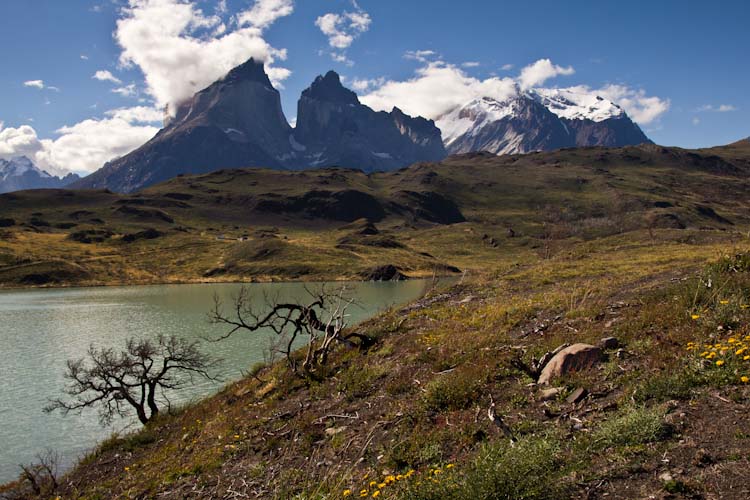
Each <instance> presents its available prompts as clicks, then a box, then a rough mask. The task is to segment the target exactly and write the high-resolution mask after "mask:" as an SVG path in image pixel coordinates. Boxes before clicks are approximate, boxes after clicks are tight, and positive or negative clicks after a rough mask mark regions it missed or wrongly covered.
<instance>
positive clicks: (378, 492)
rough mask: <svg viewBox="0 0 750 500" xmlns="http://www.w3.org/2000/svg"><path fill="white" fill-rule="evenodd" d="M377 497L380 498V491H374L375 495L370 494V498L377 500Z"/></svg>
mask: <svg viewBox="0 0 750 500" xmlns="http://www.w3.org/2000/svg"><path fill="white" fill-rule="evenodd" d="M379 496H380V491H376V492H375V493H373V494H372V498H377V497H379Z"/></svg>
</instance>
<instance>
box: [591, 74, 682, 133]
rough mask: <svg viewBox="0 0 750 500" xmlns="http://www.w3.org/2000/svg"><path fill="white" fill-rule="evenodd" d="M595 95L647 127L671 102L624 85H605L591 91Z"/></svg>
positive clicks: (665, 110)
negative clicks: (607, 100)
mask: <svg viewBox="0 0 750 500" xmlns="http://www.w3.org/2000/svg"><path fill="white" fill-rule="evenodd" d="M592 92H595V93H596V94H597V95H600V96H602V97H604V98H605V99H609V100H610V101H612V102H614V103H615V104H618V105H619V106H620V107H622V108H623V109H624V110H625V112H626V113H627V114H628V116H630V118H632V119H633V121H635V122H636V123H638V124H641V125H648V124H649V123H653V122H654V121H656V120H657V119H659V117H661V115H663V114H664V113H666V112H667V111H669V107H670V105H671V101H670V100H669V99H662V98H661V97H656V96H648V95H646V91H645V90H643V89H634V88H631V87H627V86H625V85H614V84H610V85H605V86H604V87H602V88H600V89H596V90H593V91H592Z"/></svg>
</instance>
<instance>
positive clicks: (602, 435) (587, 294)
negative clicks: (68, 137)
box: [0, 144, 750, 500]
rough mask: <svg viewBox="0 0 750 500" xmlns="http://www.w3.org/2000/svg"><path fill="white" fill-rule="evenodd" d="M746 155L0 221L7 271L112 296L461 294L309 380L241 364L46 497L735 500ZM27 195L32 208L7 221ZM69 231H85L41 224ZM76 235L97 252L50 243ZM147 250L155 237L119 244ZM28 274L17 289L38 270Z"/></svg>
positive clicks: (425, 170)
mask: <svg viewBox="0 0 750 500" xmlns="http://www.w3.org/2000/svg"><path fill="white" fill-rule="evenodd" d="M749 149H750V146H745V145H743V144H738V145H732V146H729V147H727V148H720V149H712V150H701V151H684V150H678V149H667V148H661V147H658V146H643V147H638V148H624V149H618V150H605V149H584V150H570V151H559V152H555V153H546V154H536V155H527V156H520V157H503V158H496V157H490V156H487V155H470V156H464V157H455V158H451V159H449V160H447V161H445V162H443V163H441V164H435V165H433V164H430V165H416V166H413V167H411V168H409V169H406V170H403V171H400V172H395V173H390V174H376V175H371V176H365V175H363V174H360V173H357V172H352V171H340V170H322V171H315V172H305V173H298V172H295V173H284V172H282V173H279V172H269V171H262V170H261V171H258V170H243V171H226V172H218V173H215V174H211V175H206V176H199V177H184V178H178V179H175V180H173V181H171V182H169V183H166V184H163V185H160V186H157V187H155V188H153V189H150V190H148V191H146V192H144V193H140V194H138V195H135V196H128V197H125V196H119V195H114V194H111V193H101V192H100V193H82V192H74V193H66V192H63V191H56V192H51V193H49V192H47V193H41V192H27V193H19V194H16V195H14V197H12V198H2V203H3V204H4V205H3V207H4V208H3V212H2V213H3V214H4V215H3V217H6V215H5V214H6V213H7V214H8V215H7V217H10V218H14V219H15V222H16V223H15V225H13V226H9V228H6V229H5V230H4V231H6V233H4V234H6V235H11V236H10V239H9V240H8V239H6V240H4V242H3V245H4V246H3V248H4V249H5V250H4V251H5V252H6V254H11V255H14V256H15V258H17V257H18V255H19V253H20V252H21V250H20V249H21V248H23V249H24V250H23V251H24V252H28V253H29V255H31V254H33V252H35V251H37V252H46V254H48V255H54V256H55V257H54V259H59V262H63V261H64V262H65V265H66V266H69V268H67V269H69V272H70V276H72V278H70V280H71V282H73V281H74V277H75V276H76V273H77V272H81V273H84V272H85V273H87V274H86V275H87V276H88V277H89V278H87V279H90V280H92V282H96V280H97V279H99V280H101V282H111V281H113V280H114V278H113V279H105V278H106V277H107V275H106V273H107V272H108V270H110V269H115V270H118V269H119V270H120V271H116V273H117V272H119V273H121V274H120V275H119V277H118V278H117V279H121V280H123V281H128V280H131V281H137V280H139V279H141V280H144V281H148V280H156V279H164V280H166V279H173V280H192V279H235V278H236V279H239V278H248V277H256V278H259V277H276V278H279V277H296V278H300V279H306V278H309V277H311V276H341V277H344V276H352V275H353V274H356V273H359V272H361V271H362V270H366V269H368V268H371V267H372V266H376V265H381V264H387V263H394V264H396V265H398V266H399V267H400V268H401V269H403V270H404V272H405V273H406V274H420V273H432V272H433V270H435V269H439V268H438V266H444V267H442V269H443V270H445V269H449V268H448V267H446V266H456V267H458V268H460V269H462V270H464V271H466V272H465V274H464V276H463V277H462V278H461V279H460V281H459V282H458V283H457V284H453V285H451V286H447V285H446V286H445V287H440V286H438V287H437V288H435V289H434V290H432V291H431V292H430V293H429V294H428V295H426V296H425V297H423V298H421V299H420V300H418V301H416V302H415V303H412V304H409V305H407V306H405V307H401V308H398V309H393V310H391V311H388V312H386V313H384V314H382V315H380V316H378V317H376V318H374V319H372V320H370V321H368V322H367V323H366V324H364V325H361V326H360V327H358V329H359V331H362V332H364V333H366V334H368V335H369V336H371V337H373V338H374V339H376V342H375V344H374V345H372V346H371V347H369V348H367V349H365V350H358V349H350V348H344V347H341V348H340V349H338V350H336V351H335V353H334V354H333V356H332V358H331V359H330V360H329V363H328V365H327V368H326V369H325V370H323V371H322V372H319V373H318V374H317V376H316V377H315V378H307V379H305V378H300V377H296V376H293V375H292V374H291V373H289V371H288V369H287V368H286V365H285V364H283V363H278V364H274V365H270V366H263V367H256V368H255V369H254V370H253V376H250V377H247V378H246V379H244V380H241V381H239V382H236V383H234V384H231V385H229V386H227V387H226V388H225V389H224V390H222V391H221V392H220V393H219V394H217V395H215V396H213V397H211V398H208V399H205V400H203V401H201V402H198V403H197V404H195V405H192V406H189V407H187V408H183V409H181V410H179V411H176V412H174V413H173V414H170V415H162V416H160V417H159V418H158V419H157V420H156V421H154V422H152V423H150V424H149V425H148V426H147V427H146V428H144V429H143V430H141V431H139V432H137V433H135V434H131V435H124V436H113V437H112V438H111V439H110V440H108V441H107V442H105V443H102V444H101V445H100V446H99V447H98V448H97V449H96V450H95V451H93V452H92V453H91V454H90V455H89V456H87V457H86V458H84V459H83V460H82V462H81V463H80V464H79V465H78V466H77V467H76V468H75V469H74V470H73V471H71V472H70V473H69V474H67V475H66V476H64V477H63V478H61V479H60V481H59V486H58V488H56V489H55V490H54V491H48V492H47V493H45V495H46V496H49V497H53V498H54V497H56V496H60V497H61V498H87V499H96V498H278V499H288V498H300V499H303V498H304V499H323V498H326V499H328V498H330V499H334V498H354V497H361V498H365V497H367V498H405V499H414V500H418V499H441V500H442V499H465V498H530V499H565V498H605V497H606V498H615V499H620V498H622V499H630V498H730V499H731V498H737V499H744V498H747V497H748V495H749V494H750V490H749V489H748V486H747V479H746V476H747V467H748V464H749V462H750V455H748V452H747V449H748V448H747V439H748V436H750V421H748V419H746V418H744V415H746V414H747V412H748V410H750V388H749V387H748V382H749V381H750V328H749V327H748V321H750V264H749V263H750V257H749V256H748V255H750V253H748V252H749V251H750V240H749V237H748V234H747V231H748V226H749V224H748V210H747V208H748V206H747V204H748V201H747V195H746V193H747V192H748V187H749V186H748V184H747V183H748V176H747V173H748V169H750V165H748V160H747V159H748V158H750V151H748V150H749ZM355 191H356V193H357V194H352V192H355ZM311 193H312V194H311ZM325 193H328V194H325ZM341 193H345V194H341ZM405 193H407V194H405ZM408 193H418V194H416V195H415V194H408ZM188 195H189V196H190V197H188ZM50 196H57V201H56V202H55V204H54V206H55V209H54V210H52V209H43V210H41V212H40V213H37V214H33V213H30V211H31V210H39V209H34V208H32V207H33V206H38V205H34V201H33V200H34V198H35V197H36V198H37V203H38V202H39V197H42V198H45V199H49V197H50ZM352 199H355V200H357V203H353V204H349V202H350V201H351V200H352ZM66 200H67V201H66ZM300 200H303V201H304V202H301V201H300ZM373 200H374V201H373ZM436 200H437V201H436ZM175 202H179V203H184V204H187V205H189V207H186V206H178V204H176V203H175ZM269 204H270V205H269ZM84 205H85V208H84ZM48 206H53V205H52V204H49V205H48ZM269 206H270V207H272V210H269V209H267V208H268V207H269ZM122 207H129V208H127V209H126V210H120V209H121V208H122ZM136 208H137V209H138V210H141V211H146V212H147V213H146V214H144V213H142V212H137V211H134V210H135V209H136ZM82 210H86V211H88V212H90V213H87V214H85V216H81V217H84V218H82V219H81V221H84V220H85V221H87V222H81V223H80V224H79V226H76V227H75V228H67V229H66V228H61V227H60V224H64V223H65V222H64V221H65V220H68V218H69V217H71V215H70V214H71V213H72V212H73V211H82ZM363 210H365V211H367V212H368V214H369V215H367V214H363V213H362V211H363ZM456 210H458V212H459V213H460V216H461V218H462V219H465V220H464V221H463V222H456V221H455V219H456V218H457V214H456ZM134 214H136V215H137V216H138V217H141V218H147V220H134V219H133V217H135V216H136V215H134ZM32 217H35V218H39V219H44V220H45V221H46V222H48V223H49V225H48V226H40V225H39V224H38V222H39V221H37V225H36V226H35V225H34V224H33V223H32V221H31V220H30V219H31V218H32ZM368 217H369V220H363V218H364V219H367V218H368ZM167 218H171V219H173V221H174V222H169V221H168V219H167ZM446 218H451V220H453V223H451V224H448V223H447V222H448V220H446ZM93 219H100V220H101V221H103V223H96V222H94V223H92V222H91V221H92V220H93ZM235 226H236V227H237V228H238V229H234V228H235ZM94 228H98V229H99V230H104V228H108V229H106V230H105V231H108V232H111V233H112V235H110V236H107V237H105V238H104V239H103V241H101V242H91V243H85V242H82V241H79V240H80V239H81V237H78V236H77V237H71V233H72V232H76V231H81V230H85V229H94ZM149 228H151V229H154V230H156V231H158V232H159V233H160V235H161V236H159V237H154V238H150V239H149V238H145V236H143V235H141V236H139V237H128V238H127V239H133V238H134V241H132V242H129V243H128V242H127V241H124V240H126V238H125V237H124V236H123V234H131V235H135V234H138V233H140V232H143V231H146V230H147V229H149ZM178 228H180V229H178ZM245 231H246V232H247V233H248V240H247V241H242V242H239V241H236V240H235V241H226V240H217V239H216V234H217V233H219V234H233V235H239V236H242V234H243V232H245ZM104 234H107V232H105V233H104ZM88 236H89V237H91V238H98V237H100V236H102V234H100V233H89V234H88ZM76 238H77V239H76ZM170 249H171V250H170ZM173 250H174V251H173ZM17 252H19V253H17ZM35 255H37V254H35ZM66 255H73V256H74V258H68V259H66V258H65V256H66ZM13 258H14V257H9V258H8V260H9V261H12V259H13ZM30 258H31V257H30ZM35 258H36V259H37V260H36V261H34V260H33V258H31V262H29V263H28V265H29V266H30V269H35V270H36V269H49V271H46V272H48V273H49V274H50V275H55V273H59V272H60V269H61V267H56V266H61V265H62V264H59V263H58V260H54V259H53V258H46V259H45V258H42V253H40V254H38V255H37V257H35ZM23 265H25V264H23V263H13V262H9V263H8V264H7V267H6V268H3V269H5V271H3V272H7V273H16V274H14V275H13V276H21V275H22V274H23V273H26V272H27V271H18V269H22V267H19V266H23ZM14 266H16V267H14ZM43 266H49V268H45V267H43ZM99 266H101V267H99ZM118 266H119V267H118ZM14 269H15V271H14ZM206 270H212V274H210V276H209V277H207V276H206V274H205V273H206ZM34 272H37V273H38V274H43V272H42V271H34ZM4 276H9V275H8V274H5V275H4ZM26 276H28V275H26ZM115 276H118V275H117V274H115ZM14 279H16V280H18V278H14ZM11 282H14V281H12V280H10V279H6V283H11ZM18 282H19V281H15V283H18ZM63 282H65V281H64V280H61V281H60V282H59V283H63ZM608 337H614V338H616V340H617V342H616V345H614V344H612V343H611V342H612V341H609V343H608V344H607V347H606V348H605V349H604V353H605V354H606V356H605V358H604V359H602V360H601V361H600V362H598V363H596V364H595V365H594V366H593V367H591V368H590V369H584V370H579V371H578V372H575V373H570V374H566V375H564V376H562V377H560V378H555V379H553V380H552V383H551V385H549V386H547V385H538V384H536V383H535V382H536V379H535V378H532V377H531V376H530V375H529V373H528V371H529V370H528V369H529V367H531V366H533V363H534V362H535V361H536V360H539V359H540V358H541V357H543V355H544V354H545V353H547V352H550V351H553V350H554V349H556V348H558V347H559V346H561V345H563V344H566V343H570V344H574V343H589V344H593V345H598V344H600V342H601V340H602V339H604V338H608ZM524 367H525V368H526V369H524ZM248 368H249V367H248ZM490 415H493V416H494V417H495V419H494V421H493V420H492V419H490V418H489V417H490ZM501 421H502V425H499V422H501ZM511 441H512V442H511ZM18 487H19V485H11V486H7V487H6V489H5V492H4V493H3V492H2V491H0V494H4V495H6V496H8V497H10V498H13V495H15V494H16V493H14V491H18V490H17V489H14V488H18ZM25 487H26V486H24V485H21V486H20V488H21V489H22V490H23V488H25ZM26 491H27V492H28V489H27V490H26ZM32 496H33V495H32Z"/></svg>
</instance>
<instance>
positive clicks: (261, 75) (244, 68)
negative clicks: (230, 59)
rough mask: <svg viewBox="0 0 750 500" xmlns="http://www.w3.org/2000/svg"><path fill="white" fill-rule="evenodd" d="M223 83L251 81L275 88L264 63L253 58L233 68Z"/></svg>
mask: <svg viewBox="0 0 750 500" xmlns="http://www.w3.org/2000/svg"><path fill="white" fill-rule="evenodd" d="M221 81H222V82H225V83H235V82H248V81H251V82H259V83H262V84H263V85H266V86H267V87H273V85H272V84H271V80H270V79H269V78H268V74H267V73H266V69H265V67H264V65H263V61H260V60H256V59H255V58H253V57H251V58H250V59H248V60H247V61H245V62H244V63H242V64H240V65H239V66H237V67H236V68H233V69H232V70H231V71H230V72H229V73H227V75H226V76H225V77H224V78H223V79H222V80H221Z"/></svg>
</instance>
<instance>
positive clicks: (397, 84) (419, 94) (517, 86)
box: [355, 50, 670, 124]
mask: <svg viewBox="0 0 750 500" xmlns="http://www.w3.org/2000/svg"><path fill="white" fill-rule="evenodd" d="M404 57H405V58H407V59H413V60H416V61H419V62H420V63H422V65H421V66H420V67H418V68H417V69H416V71H415V75H414V76H413V77H412V78H409V79H407V80H402V81H397V80H386V81H382V80H361V82H363V83H362V84H361V85H360V89H357V90H362V91H368V92H369V93H367V94H366V95H364V96H361V98H360V100H361V101H362V102H363V103H365V104H367V105H368V106H370V107H372V108H374V109H376V110H390V109H391V108H392V107H393V106H397V107H399V108H401V109H402V110H403V111H404V112H406V113H408V114H411V115H420V116H424V117H426V118H431V119H437V118H439V117H440V116H442V115H444V114H445V113H447V112H449V111H451V110H453V109H455V108H456V107H458V106H462V105H465V104H466V103H468V102H469V101H471V100H473V99H478V98H482V97H491V98H493V99H496V100H499V101H502V100H505V99H508V98H509V97H512V96H514V95H517V94H518V93H519V92H520V91H522V90H526V89H529V88H532V87H537V86H540V85H542V84H544V83H545V82H546V81H547V80H549V79H551V78H554V77H556V76H560V75H572V74H573V73H574V72H575V70H574V68H573V67H571V66H568V67H563V66H558V65H555V64H553V63H552V61H550V60H549V59H540V60H538V61H536V62H534V63H532V64H530V65H528V66H526V67H524V68H522V69H521V71H520V73H519V75H518V76H517V77H516V78H511V77H502V78H501V77H497V76H492V77H489V78H486V79H479V78H476V77H473V76H470V75H469V74H467V73H466V72H465V71H464V70H463V69H462V68H461V67H459V66H457V65H454V64H450V63H447V62H445V61H442V60H440V59H439V58H436V57H437V55H436V54H435V52H433V51H430V50H421V51H409V52H407V53H406V54H405V55H404ZM355 81H357V80H355ZM364 82H367V85H365V84H364ZM373 83H375V85H374V84H373ZM571 90H575V91H578V92H583V93H594V94H597V95H599V96H601V97H603V98H606V99H609V100H611V101H612V102H614V103H615V104H618V105H620V106H621V107H622V108H623V109H625V111H626V112H627V113H628V115H630V117H631V118H632V119H633V120H634V121H635V122H637V123H640V124H648V123H652V122H654V121H655V120H657V119H658V118H659V117H660V116H661V115H662V114H663V113H665V112H666V111H667V110H668V109H669V106H670V102H669V99H662V98H659V97H654V96H648V95H647V94H646V92H645V91H644V90H643V89H632V88H630V87H627V86H624V85H606V86H604V87H602V88H600V89H593V88H591V87H588V86H584V85H580V86H577V87H572V88H571Z"/></svg>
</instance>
